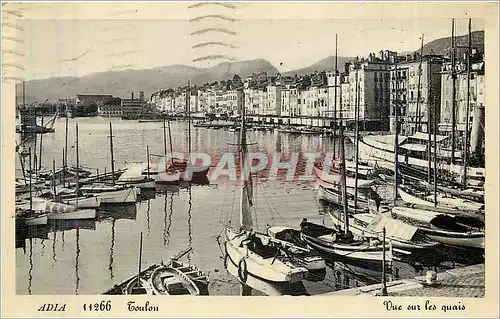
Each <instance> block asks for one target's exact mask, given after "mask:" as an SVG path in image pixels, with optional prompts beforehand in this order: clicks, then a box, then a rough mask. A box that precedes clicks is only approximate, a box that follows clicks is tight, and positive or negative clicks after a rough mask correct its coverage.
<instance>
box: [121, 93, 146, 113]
mask: <svg viewBox="0 0 500 319" xmlns="http://www.w3.org/2000/svg"><path fill="white" fill-rule="evenodd" d="M144 105H145V101H144V92H142V91H141V92H140V95H139V98H138V99H135V98H134V92H132V94H131V98H130V99H122V102H121V107H122V117H123V118H125V119H135V118H139V117H141V116H142V115H143V113H144Z"/></svg>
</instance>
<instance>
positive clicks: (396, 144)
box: [394, 61, 399, 205]
mask: <svg viewBox="0 0 500 319" xmlns="http://www.w3.org/2000/svg"><path fill="white" fill-rule="evenodd" d="M394 66H395V69H394V77H395V78H396V103H395V105H394V122H395V124H394V125H395V133H396V135H395V136H394V205H396V201H397V200H398V187H399V186H398V179H399V176H398V175H399V173H398V160H399V136H398V135H399V76H398V64H397V61H396V63H395V64H394Z"/></svg>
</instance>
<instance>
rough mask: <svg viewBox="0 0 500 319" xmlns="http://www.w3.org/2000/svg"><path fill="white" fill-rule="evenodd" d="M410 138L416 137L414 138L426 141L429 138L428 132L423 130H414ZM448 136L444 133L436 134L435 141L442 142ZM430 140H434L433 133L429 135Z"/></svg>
mask: <svg viewBox="0 0 500 319" xmlns="http://www.w3.org/2000/svg"><path fill="white" fill-rule="evenodd" d="M410 138H413V139H416V140H421V141H428V140H429V134H427V133H423V132H416V133H415V134H413V135H412V136H410ZM447 138H448V136H445V135H436V142H437V143H439V142H442V141H444V140H445V139H447ZM431 140H432V141H433V142H434V135H432V136H431Z"/></svg>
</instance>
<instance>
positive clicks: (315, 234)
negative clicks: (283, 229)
mask: <svg viewBox="0 0 500 319" xmlns="http://www.w3.org/2000/svg"><path fill="white" fill-rule="evenodd" d="M300 226H301V233H302V239H303V240H304V241H305V242H306V243H307V244H308V245H309V246H311V247H313V248H314V249H315V250H317V251H318V252H320V253H322V254H324V255H325V256H329V257H331V258H332V259H333V260H340V261H345V262H347V263H354V264H364V265H365V266H366V267H371V268H376V269H379V268H381V267H382V261H383V260H384V254H385V260H386V262H388V261H390V260H392V253H391V250H390V247H389V245H387V246H386V247H385V250H384V247H383V244H382V243H381V242H380V241H379V240H373V239H367V238H364V237H361V238H356V237H354V236H352V235H351V236H348V235H346V234H344V233H342V232H341V231H340V230H336V229H332V228H328V227H326V226H323V225H318V224H314V223H310V222H308V221H307V219H304V220H303V221H302V223H301V225H300Z"/></svg>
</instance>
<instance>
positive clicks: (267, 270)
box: [225, 229, 308, 283]
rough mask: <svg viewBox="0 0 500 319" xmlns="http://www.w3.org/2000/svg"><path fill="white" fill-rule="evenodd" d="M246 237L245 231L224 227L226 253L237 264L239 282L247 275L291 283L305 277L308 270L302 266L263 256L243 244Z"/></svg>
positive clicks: (243, 281) (243, 280)
mask: <svg viewBox="0 0 500 319" xmlns="http://www.w3.org/2000/svg"><path fill="white" fill-rule="evenodd" d="M246 238H247V232H242V233H239V232H236V231H233V230H232V229H226V245H225V247H226V254H227V255H228V256H229V259H230V261H231V262H232V263H233V264H235V265H238V274H239V275H238V277H237V278H238V279H239V281H240V282H242V283H245V282H246V279H247V278H248V277H249V275H251V276H253V277H255V278H258V279H262V280H265V281H270V282H275V283H280V282H281V283H285V282H288V283H293V282H297V281H300V280H302V279H304V278H305V277H306V275H307V273H308V270H307V269H306V268H304V267H296V266H294V265H292V264H290V263H288V262H283V261H281V260H279V259H275V258H273V256H269V258H264V257H262V256H260V255H258V254H257V253H255V252H253V251H251V250H250V249H249V248H248V247H247V246H246V245H245V244H244V241H245V239H246ZM240 245H241V246H240ZM274 259H275V260H274ZM273 260H274V261H273Z"/></svg>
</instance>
